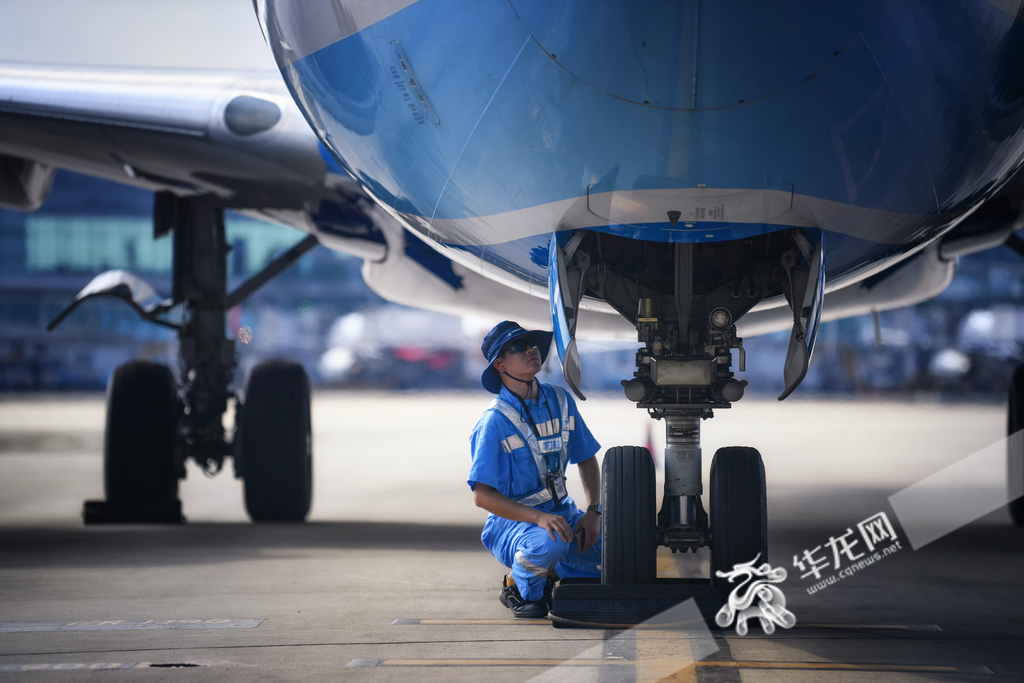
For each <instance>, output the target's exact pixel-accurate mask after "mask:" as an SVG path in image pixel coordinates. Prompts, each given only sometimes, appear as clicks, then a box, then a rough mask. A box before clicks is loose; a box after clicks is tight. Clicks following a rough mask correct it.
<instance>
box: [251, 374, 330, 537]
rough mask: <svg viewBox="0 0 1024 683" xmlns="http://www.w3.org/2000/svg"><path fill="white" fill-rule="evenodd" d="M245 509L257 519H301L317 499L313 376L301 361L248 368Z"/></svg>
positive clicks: (297, 520)
mask: <svg viewBox="0 0 1024 683" xmlns="http://www.w3.org/2000/svg"><path fill="white" fill-rule="evenodd" d="M241 439H242V447H241V459H242V477H243V478H244V480H245V481H244V488H245V509H246V511H247V512H248V513H249V518H250V519H252V521H254V522H301V521H303V520H305V518H306V515H307V514H309V508H310V504H311V503H312V501H313V457H312V456H313V454H312V437H311V425H310V416H309V377H307V375H306V371H305V370H304V369H303V368H302V366H301V365H299V364H298V363H293V362H290V361H278V360H273V361H265V362H263V363H260V364H258V365H256V366H255V367H254V368H253V369H252V371H251V372H250V373H249V378H248V381H247V382H246V389H245V404H244V405H243V406H242V425H241Z"/></svg>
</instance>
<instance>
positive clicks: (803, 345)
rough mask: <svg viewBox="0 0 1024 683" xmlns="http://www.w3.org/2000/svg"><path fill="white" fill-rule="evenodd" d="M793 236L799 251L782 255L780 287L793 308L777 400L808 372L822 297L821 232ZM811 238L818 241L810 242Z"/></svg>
mask: <svg viewBox="0 0 1024 683" xmlns="http://www.w3.org/2000/svg"><path fill="white" fill-rule="evenodd" d="M794 238H795V241H796V243H797V246H798V247H799V251H798V250H797V249H791V250H790V251H788V252H786V253H785V254H784V255H783V258H782V267H783V268H784V269H785V273H786V274H785V277H784V278H783V288H784V289H785V293H786V298H787V299H788V300H789V305H790V307H791V308H792V309H793V333H792V335H790V338H789V351H788V352H787V353H786V365H785V367H784V368H783V371H782V374H783V379H784V380H785V384H786V389H785V391H783V392H782V395H780V396H779V400H780V401H781V400H783V399H785V398H786V397H787V396H789V395H790V394H791V393H793V390H794V389H796V388H797V387H798V386H800V382H802V381H803V379H804V376H806V375H807V368H808V367H810V364H811V353H812V352H813V351H814V339H815V337H816V336H817V334H818V323H819V322H820V320H821V307H822V304H823V302H824V300H825V249H824V240H822V236H821V231H820V230H814V231H810V230H808V231H807V234H806V235H804V234H802V233H795V234H794ZM809 238H810V239H809ZM811 239H813V240H816V241H817V244H813V245H812V244H811V242H810V240H811ZM801 256H802V257H803V259H801ZM804 262H806V265H804Z"/></svg>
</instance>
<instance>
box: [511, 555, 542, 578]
mask: <svg viewBox="0 0 1024 683" xmlns="http://www.w3.org/2000/svg"><path fill="white" fill-rule="evenodd" d="M516 564H518V565H519V566H520V567H522V568H523V569H525V570H526V571H528V572H530V573H531V574H533V575H534V576H543V575H545V574H547V573H548V570H547V569H545V568H544V567H538V566H537V565H535V564H534V563H533V562H530V561H529V560H528V559H526V556H525V555H523V551H522V550H520V551H518V552H516Z"/></svg>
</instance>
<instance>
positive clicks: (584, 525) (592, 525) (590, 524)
mask: <svg viewBox="0 0 1024 683" xmlns="http://www.w3.org/2000/svg"><path fill="white" fill-rule="evenodd" d="M581 530H582V533H583V548H582V549H581V552H587V551H588V550H590V549H591V548H593V547H594V544H595V543H597V539H598V537H599V536H600V535H601V515H599V514H597V512H594V511H593V510H591V511H588V512H587V514H585V515H583V516H582V517H580V521H578V522H576V528H575V529H574V531H575V532H576V533H580V532H581Z"/></svg>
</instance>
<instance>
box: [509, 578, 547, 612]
mask: <svg viewBox="0 0 1024 683" xmlns="http://www.w3.org/2000/svg"><path fill="white" fill-rule="evenodd" d="M508 583H511V584H512V585H511V586H509V585H506V584H508ZM498 600H500V601H501V604H503V605H504V606H505V607H508V608H509V609H510V610H512V614H514V615H516V617H518V618H519V619H543V618H544V617H546V616H547V615H548V612H549V611H550V610H551V607H550V603H549V602H548V601H547V600H544V599H543V598H542V599H540V600H524V599H523V596H522V595H521V594H520V593H519V586H517V585H516V582H515V581H509V580H508V579H507V578H506V579H503V580H502V585H501V593H500V594H499V595H498Z"/></svg>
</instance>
